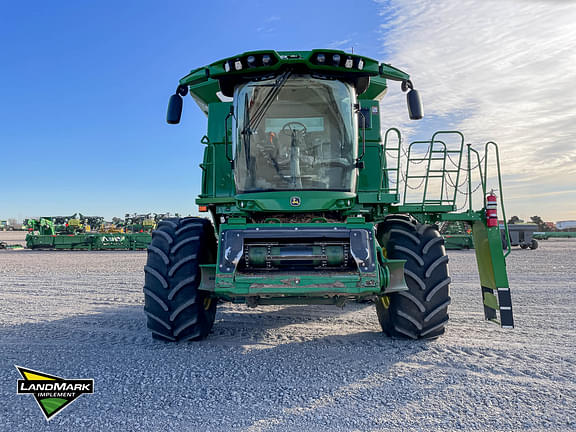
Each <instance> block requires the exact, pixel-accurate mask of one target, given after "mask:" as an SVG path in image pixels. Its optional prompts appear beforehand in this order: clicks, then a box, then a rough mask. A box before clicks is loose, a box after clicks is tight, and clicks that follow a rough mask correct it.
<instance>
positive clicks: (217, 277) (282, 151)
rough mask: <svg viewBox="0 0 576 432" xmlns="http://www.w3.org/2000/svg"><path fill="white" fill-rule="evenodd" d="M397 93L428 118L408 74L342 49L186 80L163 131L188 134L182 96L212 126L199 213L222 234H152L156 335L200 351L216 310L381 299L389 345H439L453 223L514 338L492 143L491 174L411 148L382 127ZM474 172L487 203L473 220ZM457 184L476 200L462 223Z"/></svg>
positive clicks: (290, 54)
mask: <svg viewBox="0 0 576 432" xmlns="http://www.w3.org/2000/svg"><path fill="white" fill-rule="evenodd" d="M394 81H398V82H399V83H400V87H401V89H402V90H403V91H404V92H406V93H407V102H408V109H409V115H410V118H411V119H415V120H416V119H420V118H422V116H423V110H422V105H421V102H420V98H419V95H418V92H417V91H416V90H414V88H413V84H412V82H411V80H410V77H409V75H408V74H406V73H405V72H402V71H401V70H399V69H396V68H394V67H392V66H390V65H387V64H384V63H378V62H377V61H376V60H373V59H371V58H368V57H363V56H360V55H357V54H350V53H345V52H343V51H337V50H327V49H326V50H323V49H318V50H312V51H287V52H286V51H285V52H276V51H254V52H247V53H243V54H240V55H238V56H234V57H230V58H226V59H223V60H219V61H217V62H215V63H212V64H210V65H208V66H203V67H200V68H198V69H194V70H193V71H192V72H190V73H189V74H188V75H186V76H185V77H184V78H182V79H181V80H180V82H179V85H178V86H177V88H176V92H175V94H174V95H172V96H171V97H170V103H169V107H168V114H167V121H168V123H171V124H176V123H179V121H180V117H181V112H182V105H183V99H182V98H183V96H186V95H187V94H188V93H189V94H190V95H191V96H192V99H193V100H194V101H195V102H196V103H197V104H198V106H199V107H200V109H201V110H202V111H203V112H204V113H205V114H206V115H207V117H208V132H207V135H205V136H204V137H203V138H202V139H201V140H200V142H201V143H202V144H203V145H204V146H205V149H204V160H203V162H202V164H201V165H200V167H201V169H202V186H201V187H202V191H201V194H200V196H199V197H198V199H197V200H196V203H197V204H198V205H199V207H200V210H201V211H208V212H209V213H210V216H211V219H212V222H211V221H210V220H208V219H202V218H195V217H188V218H171V219H167V220H163V221H161V222H160V223H159V224H158V228H157V229H156V230H155V231H154V232H153V234H152V243H151V244H150V246H149V248H148V260H147V264H146V266H145V268H144V271H145V285H144V294H145V308H144V310H145V313H146V314H147V316H148V327H149V329H150V331H151V332H152V335H153V337H155V338H157V339H162V340H166V341H188V340H198V339H202V338H205V337H206V336H207V335H208V334H209V332H210V329H211V328H212V325H213V323H214V318H215V314H216V307H217V304H218V303H219V302H221V301H229V302H233V303H245V304H247V305H248V306H251V307H255V306H258V305H285V304H331V305H338V306H342V305H344V304H345V303H346V302H347V301H351V300H360V301H362V300H366V299H374V300H375V303H376V312H377V315H378V319H379V321H380V324H381V326H382V330H383V331H384V332H385V333H386V334H388V335H390V336H395V337H406V338H412V339H421V338H435V337H438V336H440V335H441V334H443V333H444V331H445V326H446V324H447V322H448V306H449V304H450V301H451V300H450V295H449V285H450V282H451V280H450V277H449V274H448V257H447V256H446V253H445V248H444V240H443V238H442V236H441V235H440V233H439V232H438V228H437V224H439V223H441V222H443V221H463V222H466V223H468V224H471V226H472V236H473V238H474V245H475V252H476V257H477V262H478V268H479V273H480V285H481V291H482V298H483V303H484V315H485V317H486V319H489V320H494V321H499V322H500V324H501V325H502V327H505V328H512V327H513V325H514V323H513V317H512V304H511V298H510V289H509V285H508V279H507V273H506V264H505V256H504V253H503V250H502V243H501V238H500V230H499V228H498V221H497V214H496V213H497V211H496V204H497V203H496V197H495V195H494V194H492V193H489V189H488V185H487V179H488V178H489V177H488V173H487V171H488V166H489V165H488V159H489V158H488V153H490V154H492V155H495V157H496V158H495V160H494V161H493V162H494V164H496V165H498V164H499V161H498V148H497V146H496V144H494V143H493V142H489V143H487V144H486V146H485V149H484V150H485V153H486V154H485V157H484V161H485V162H484V166H482V165H483V164H482V163H481V155H480V153H479V152H478V151H476V150H475V149H473V148H472V147H471V146H470V145H465V144H464V137H463V135H462V134H461V133H460V132H457V131H441V132H437V133H435V134H434V135H433V136H432V138H431V139H430V140H427V141H416V142H413V143H411V144H410V145H409V146H407V149H405V147H404V146H403V145H402V141H401V135H400V132H399V130H398V129H395V128H390V129H387V130H385V131H384V130H383V128H382V126H381V123H380V121H381V117H380V100H381V99H382V97H383V96H384V95H385V93H386V91H387V90H388V85H389V83H390V82H394ZM489 150H491V151H490V152H489ZM403 151H405V153H403ZM493 159H494V158H493ZM473 166H474V167H473ZM473 171H474V172H475V173H476V174H477V175H479V185H481V186H482V191H483V193H484V199H483V200H482V201H483V202H482V203H481V205H480V206H479V207H481V208H479V209H476V210H475V209H473V206H472V192H473V187H472V173H473ZM496 174H497V178H498V181H499V185H498V187H497V189H498V190H499V191H500V204H501V205H502V201H503V199H502V194H501V191H502V187H501V181H500V170H499V168H498V172H497V173H496ZM400 184H405V185H406V186H405V187H404V188H402V187H401V186H400ZM460 184H466V186H465V189H466V190H465V191H464V193H466V194H467V195H468V198H469V199H468V206H467V209H465V210H463V211H459V212H458V211H457V210H458V209H457V205H456V194H457V192H462V191H461V190H459V189H458V185H460ZM415 185H419V186H420V188H417V187H416V186H415ZM416 189H418V191H419V192H418V195H416V196H415V194H414V192H415V190H416ZM504 218H505V216H504ZM508 250H509V249H508ZM498 314H499V317H498Z"/></svg>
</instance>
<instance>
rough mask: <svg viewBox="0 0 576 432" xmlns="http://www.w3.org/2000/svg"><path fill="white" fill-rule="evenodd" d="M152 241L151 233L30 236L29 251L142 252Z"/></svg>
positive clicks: (28, 239)
mask: <svg viewBox="0 0 576 432" xmlns="http://www.w3.org/2000/svg"><path fill="white" fill-rule="evenodd" d="M151 240H152V235H151V234H150V233H146V232H144V233H128V234H125V233H115V234H105V233H90V234H88V233H86V234H70V235H42V234H32V233H31V234H28V235H27V236H26V247H27V248H28V249H60V250H140V249H146V248H147V247H148V245H149V244H150V241H151Z"/></svg>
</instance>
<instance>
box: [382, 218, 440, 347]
mask: <svg viewBox="0 0 576 432" xmlns="http://www.w3.org/2000/svg"><path fill="white" fill-rule="evenodd" d="M378 240H379V242H380V244H381V245H382V248H383V250H384V252H385V256H386V257H387V258H390V259H404V260H406V264H405V266H404V276H405V280H406V285H407V286H408V291H401V292H395V293H390V294H387V295H384V296H382V297H380V298H378V301H377V302H376V313H377V314H378V321H379V322H380V325H381V327H382V330H383V331H384V332H385V333H386V334H387V335H389V336H392V337H400V338H410V339H434V338H437V337H438V336H440V335H442V334H443V333H444V331H445V326H446V323H447V322H448V305H449V304H450V301H451V299H450V288H449V285H450V282H451V280H450V277H449V275H448V257H447V256H446V250H445V249H444V239H443V238H442V236H441V235H440V233H439V232H438V228H437V227H436V226H435V225H425V224H419V223H418V222H417V221H416V220H414V219H413V218H411V217H410V216H407V215H392V216H389V217H387V218H386V219H385V220H384V222H382V223H381V224H379V225H378Z"/></svg>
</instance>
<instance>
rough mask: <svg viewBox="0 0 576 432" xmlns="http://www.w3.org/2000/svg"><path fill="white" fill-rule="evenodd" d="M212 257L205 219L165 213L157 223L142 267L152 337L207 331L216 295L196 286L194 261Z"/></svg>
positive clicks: (183, 337) (186, 337)
mask: <svg viewBox="0 0 576 432" xmlns="http://www.w3.org/2000/svg"><path fill="white" fill-rule="evenodd" d="M215 260H216V238H215V236H214V228H213V227H212V224H211V223H210V221H208V220H206V219H201V218H183V219H179V218H170V219H165V220H163V221H161V222H160V223H159V224H158V228H157V229H156V230H155V231H154V232H152V241H151V243H150V245H149V246H148V261H147V263H146V266H145V267H144V273H145V282H144V296H145V303H144V313H145V314H146V315H147V317H148V329H150V331H151V332H152V337H153V338H155V339H160V340H164V341H173V342H176V341H191V340H200V339H204V338H205V337H206V336H207V335H208V333H210V330H211V328H212V325H213V324H214V318H215V316H216V304H217V299H216V298H213V297H212V296H211V295H210V293H209V292H207V291H201V290H199V289H198V287H199V285H200V264H213V263H215V262H216V261H215Z"/></svg>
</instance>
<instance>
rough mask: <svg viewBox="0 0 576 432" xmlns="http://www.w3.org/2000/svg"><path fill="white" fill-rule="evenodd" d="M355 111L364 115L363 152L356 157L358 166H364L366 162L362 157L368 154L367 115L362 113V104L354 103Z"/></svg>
mask: <svg viewBox="0 0 576 432" xmlns="http://www.w3.org/2000/svg"><path fill="white" fill-rule="evenodd" d="M354 112H355V113H356V114H360V116H361V117H362V154H361V155H360V156H358V157H357V158H356V168H360V169H362V168H364V162H363V161H362V159H363V158H364V155H365V154H366V116H365V115H364V114H363V113H362V110H361V109H360V104H358V103H357V104H354Z"/></svg>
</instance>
